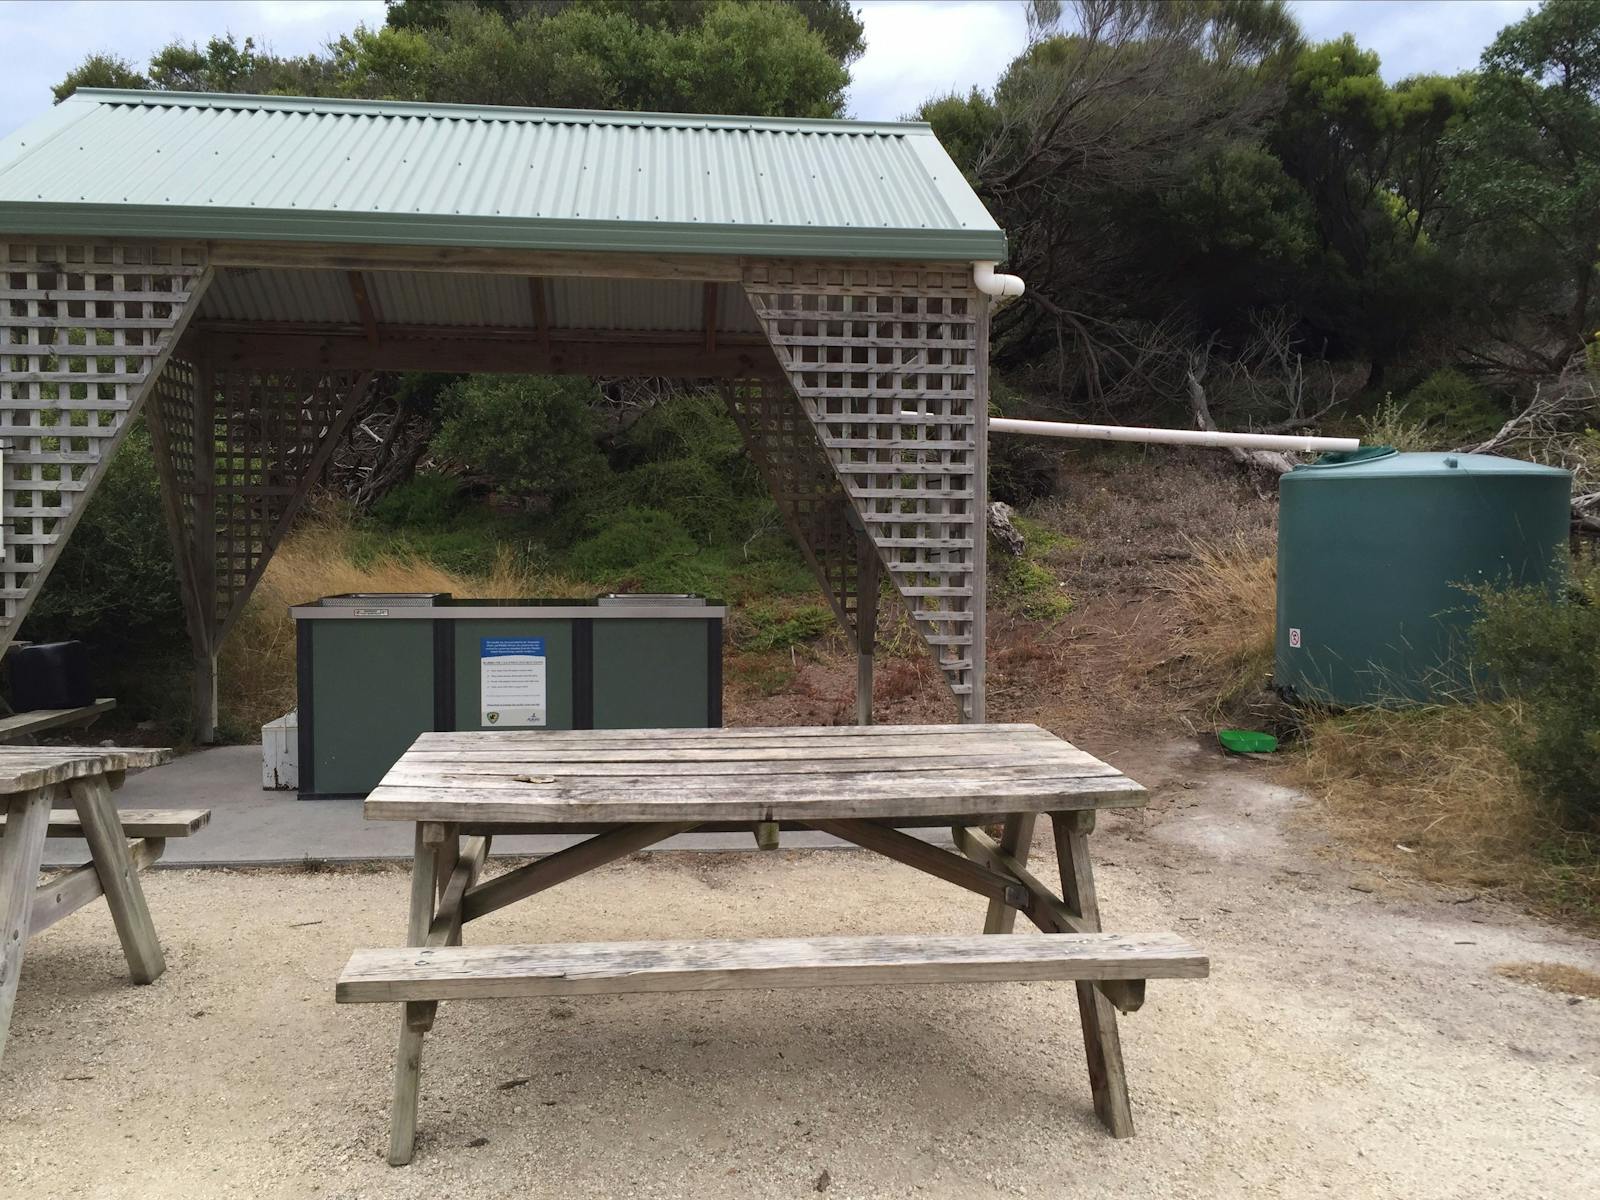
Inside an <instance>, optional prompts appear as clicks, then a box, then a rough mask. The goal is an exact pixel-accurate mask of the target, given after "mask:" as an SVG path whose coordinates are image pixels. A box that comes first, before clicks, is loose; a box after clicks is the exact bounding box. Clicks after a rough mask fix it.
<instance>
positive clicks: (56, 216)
mask: <svg viewBox="0 0 1600 1200" xmlns="http://www.w3.org/2000/svg"><path fill="white" fill-rule="evenodd" d="M0 232H5V233H18V234H52V235H55V234H76V235H122V236H137V237H184V238H226V239H241V240H248V241H257V240H262V241H265V240H274V241H276V240H291V241H306V242H349V243H384V244H392V245H451V246H494V247H507V248H511V247H515V248H523V249H540V250H591V251H635V252H647V253H691V254H693V253H701V254H753V255H756V254H758V255H812V256H817V255H821V256H842V257H857V258H887V259H929V258H932V259H996V260H999V259H1003V258H1004V257H1005V253H1006V247H1005V235H1004V234H1002V233H1001V232H1000V229H999V227H998V226H997V225H996V224H995V223H994V219H993V218H992V217H990V216H989V213H988V211H987V210H986V209H985V208H984V207H983V204H982V203H981V202H980V201H979V200H978V197H977V196H976V195H975V194H974V193H973V191H972V189H971V187H969V186H968V184H967V182H966V180H965V179H963V178H962V176H961V172H960V171H959V170H957V169H956V166H955V164H954V163H952V162H951V161H950V157H949V155H947V154H946V153H945V152H944V148H943V147H941V146H940V145H939V141H938V139H937V138H936V137H935V136H934V134H933V131H932V130H931V129H930V128H929V127H928V126H927V125H923V124H911V123H907V124H889V123H873V122H865V121H821V120H803V119H794V120H789V119H772V118H756V117H715V116H673V115H662V114H656V113H625V112H577V111H567V110H561V109H526V108H490V107H481V106H475V105H449V104H410V103H398V102H388V101H364V100H319V99H309V98H305V97H298V96H213V95H197V94H189V93H182V92H124V91H103V90H98V89H84V90H82V91H79V92H77V93H76V94H75V95H73V96H72V97H71V98H70V99H68V100H66V101H65V102H63V103H62V104H60V105H59V106H57V107H56V108H55V109H53V110H52V111H51V112H50V113H48V114H47V115H46V116H44V117H42V118H40V119H39V120H38V121H35V122H33V123H32V124H30V125H27V126H24V127H23V128H22V129H20V130H18V131H16V132H15V133H13V134H11V135H10V136H9V137H6V138H4V139H0Z"/></svg>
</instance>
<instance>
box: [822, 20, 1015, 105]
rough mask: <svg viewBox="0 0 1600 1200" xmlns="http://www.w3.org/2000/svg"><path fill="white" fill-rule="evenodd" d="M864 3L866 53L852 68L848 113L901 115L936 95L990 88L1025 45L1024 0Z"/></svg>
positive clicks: (863, 21)
mask: <svg viewBox="0 0 1600 1200" xmlns="http://www.w3.org/2000/svg"><path fill="white" fill-rule="evenodd" d="M860 7H861V20H862V23H863V24H864V25H865V26H866V29H867V52H866V53H865V54H864V55H862V56H861V60H860V61H859V62H857V63H856V64H855V66H854V68H853V69H852V74H853V75H854V77H855V78H854V82H853V84H852V85H851V88H850V115H851V116H854V117H862V118H865V119H867V120H874V121H893V120H897V119H898V118H900V117H903V116H905V115H907V114H908V113H910V112H912V111H913V110H915V109H916V107H917V106H918V105H919V104H921V103H922V102H923V101H924V100H926V99H928V97H930V96H936V95H940V94H942V93H945V92H951V91H956V92H966V91H969V90H970V89H971V88H973V87H982V88H987V87H990V86H992V85H993V83H994V81H995V80H996V79H998V78H999V77H1000V73H1001V72H1002V71H1004V70H1005V68H1006V64H1007V63H1009V62H1010V61H1011V60H1012V59H1013V58H1015V57H1016V56H1017V55H1018V54H1019V53H1021V51H1022V49H1023V47H1024V46H1025V45H1026V44H1027V36H1028V35H1027V24H1026V22H1025V20H1024V19H1023V7H1022V5H1021V4H1013V3H982V2H975V3H912V2H910V0H887V2H880V3H865V4H862V5H861V6H860Z"/></svg>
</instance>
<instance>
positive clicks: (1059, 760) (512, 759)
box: [396, 743, 1105, 775]
mask: <svg viewBox="0 0 1600 1200" xmlns="http://www.w3.org/2000/svg"><path fill="white" fill-rule="evenodd" d="M639 764H645V765H643V766H640V765H639ZM1035 764H1045V765H1053V766H1079V765H1085V766H1088V765H1092V766H1096V767H1099V766H1104V765H1105V764H1103V763H1101V762H1100V760H1099V759H1097V758H1095V757H1094V756H1093V755H1091V754H1088V753H1086V752H1085V751H1082V750H1076V749H1074V748H1072V747H1070V746H1066V747H1060V748H1057V747H1053V746H1040V747H1038V748H1035V749H1032V750H1030V751H1028V752H1027V753H1026V754H1021V755H1019V754H1018V753H1017V751H1015V750H1014V749H1013V750H1011V751H1010V752H997V750H996V748H993V747H990V746H988V745H987V744H984V743H977V744H974V745H972V746H970V747H960V748H957V749H953V750H945V751H941V750H940V749H939V748H937V747H931V746H927V747H904V746H895V747H890V746H885V747H883V750H882V752H881V753H877V754H874V753H872V750H871V748H870V747H863V746H846V747H833V746H821V747H816V748H809V747H795V746H783V747H771V748H762V747H755V748H750V747H745V746H739V747H734V748H730V749H721V750H719V749H714V748H710V747H703V748H696V749H693V750H656V751H650V750H602V751H593V750H585V751H582V752H578V751H572V750H547V751H544V752H543V753H540V752H538V751H536V750H533V749H531V748H530V749H524V750H521V751H520V752H519V753H511V752H509V751H507V750H506V749H499V750H412V751H409V752H408V753H407V754H406V755H405V756H404V757H403V758H401V759H400V760H399V761H398V762H397V763H396V767H402V768H405V769H407V770H409V771H412V772H425V771H428V770H436V769H449V770H451V771H453V772H456V773H460V772H463V771H466V772H475V773H478V774H488V775H492V774H496V773H511V772H517V771H521V772H526V771H528V770H529V769H530V768H531V767H535V766H536V767H538V769H539V770H540V771H541V772H544V773H546V774H549V773H556V772H559V773H562V774H583V773H585V772H590V771H597V770H599V769H601V768H617V769H616V770H615V771H614V772H612V773H614V774H619V775H637V774H639V773H641V771H644V770H650V771H656V772H661V773H677V774H688V775H693V774H696V773H697V772H709V771H717V770H720V769H727V770H732V771H753V770H758V769H760V768H768V769H770V772H771V773H773V774H782V773H783V772H785V771H797V770H801V769H809V770H811V771H860V770H861V769H862V766H863V765H868V766H874V767H876V768H877V769H879V770H883V771H925V770H930V769H935V768H939V767H960V768H963V769H971V768H975V767H1017V766H1023V765H1026V766H1032V765H1035ZM630 765H631V769H630Z"/></svg>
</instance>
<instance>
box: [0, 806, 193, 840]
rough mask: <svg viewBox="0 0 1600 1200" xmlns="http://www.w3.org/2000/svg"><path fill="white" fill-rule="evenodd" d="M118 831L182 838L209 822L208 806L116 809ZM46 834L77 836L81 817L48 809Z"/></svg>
mask: <svg viewBox="0 0 1600 1200" xmlns="http://www.w3.org/2000/svg"><path fill="white" fill-rule="evenodd" d="M117 819H118V820H119V821H121V822H122V833H123V836H125V837H130V838H161V839H166V838H182V837H189V836H191V835H192V834H196V833H199V832H200V831H201V830H202V829H204V828H205V827H206V825H207V824H209V823H210V821H211V810H210V809H209V808H122V809H118V810H117ZM5 828H6V814H5V813H3V812H0V834H3V833H4V832H5ZM45 836H46V837H53V838H81V837H82V836H83V818H82V817H80V816H78V814H77V812H76V811H74V810H73V809H70V808H53V809H51V810H50V824H49V826H48V827H47V828H46V830H45Z"/></svg>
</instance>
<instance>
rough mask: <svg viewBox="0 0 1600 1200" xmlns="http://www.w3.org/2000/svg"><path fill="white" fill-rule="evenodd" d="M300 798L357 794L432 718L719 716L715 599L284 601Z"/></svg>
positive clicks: (528, 724)
mask: <svg viewBox="0 0 1600 1200" xmlns="http://www.w3.org/2000/svg"><path fill="white" fill-rule="evenodd" d="M289 611H290V615H292V616H293V617H294V619H295V633H296V653H297V668H296V676H297V684H298V691H299V707H298V713H299V718H298V719H299V764H300V797H301V799H308V798H313V797H330V796H364V795H366V794H367V793H368V792H370V791H371V790H372V789H373V788H375V787H377V786H378V781H379V780H380V779H382V778H383V776H384V774H385V773H386V772H387V771H388V770H389V768H390V767H392V766H393V765H394V763H395V760H396V759H398V758H399V757H400V755H401V754H403V753H404V752H405V751H406V750H407V749H408V748H409V747H410V745H411V743H412V742H413V741H414V740H416V737H417V735H418V734H420V733H425V732H428V731H430V730H451V731H455V730H489V729H534V730H537V729H678V728H715V727H717V726H720V725H721V724H722V620H723V617H724V616H725V615H726V611H727V610H726V609H724V608H723V607H722V605H721V603H720V602H719V601H708V600H706V599H705V598H704V597H701V596H679V595H672V596H660V595H612V596H601V597H599V598H598V599H596V600H591V601H582V600H456V599H452V598H451V596H450V595H449V594H448V593H443V592H440V593H403V594H394V593H381V594H380V593H364V594H353V595H344V596H325V597H323V598H322V599H320V600H317V601H315V602H313V603H310V604H304V605H299V606H296V607H294V608H291V609H290V610H289Z"/></svg>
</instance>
